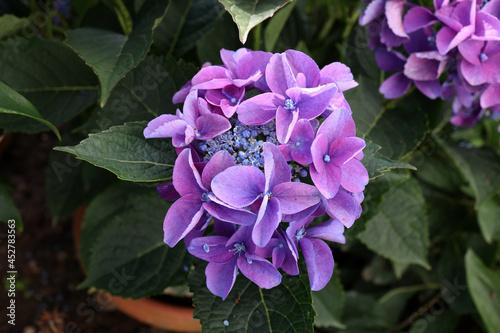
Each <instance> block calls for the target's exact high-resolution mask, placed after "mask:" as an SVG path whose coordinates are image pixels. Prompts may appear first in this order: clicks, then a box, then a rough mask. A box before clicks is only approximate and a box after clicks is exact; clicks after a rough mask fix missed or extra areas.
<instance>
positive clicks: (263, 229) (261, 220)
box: [252, 195, 281, 247]
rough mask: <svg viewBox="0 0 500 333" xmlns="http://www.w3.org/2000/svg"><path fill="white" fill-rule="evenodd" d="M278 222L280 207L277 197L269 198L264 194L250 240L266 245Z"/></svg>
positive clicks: (279, 219)
mask: <svg viewBox="0 0 500 333" xmlns="http://www.w3.org/2000/svg"><path fill="white" fill-rule="evenodd" d="M280 222H281V209H280V203H279V201H278V199H276V198H274V197H271V198H270V199H269V196H268V195H266V196H264V198H263V200H262V204H261V206H260V209H259V214H258V215H257V221H256V222H255V225H254V227H253V230H252V241H253V242H254V243H255V245H257V246H260V247H264V246H266V245H267V243H269V240H270V239H271V237H272V236H273V233H274V231H276V228H277V227H278V225H279V223H280Z"/></svg>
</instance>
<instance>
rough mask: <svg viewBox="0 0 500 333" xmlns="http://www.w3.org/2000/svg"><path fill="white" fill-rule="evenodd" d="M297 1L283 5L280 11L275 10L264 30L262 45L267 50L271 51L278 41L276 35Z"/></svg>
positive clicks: (283, 25)
mask: <svg viewBox="0 0 500 333" xmlns="http://www.w3.org/2000/svg"><path fill="white" fill-rule="evenodd" d="M296 3H297V1H293V2H290V3H289V4H288V5H286V6H284V7H283V8H282V9H281V10H280V11H278V12H276V15H275V16H273V18H271V19H270V20H269V24H268V25H267V26H266V29H265V30H264V46H265V48H266V51H267V52H273V51H274V46H275V45H276V42H277V41H278V37H279V36H280V34H281V31H282V30H283V28H284V27H285V23H286V21H287V20H288V18H289V17H290V14H291V13H292V11H293V8H294V7H295V4H296Z"/></svg>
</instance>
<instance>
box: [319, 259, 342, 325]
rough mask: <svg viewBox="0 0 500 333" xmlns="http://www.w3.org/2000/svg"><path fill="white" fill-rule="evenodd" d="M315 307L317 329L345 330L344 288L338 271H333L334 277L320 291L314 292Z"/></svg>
mask: <svg viewBox="0 0 500 333" xmlns="http://www.w3.org/2000/svg"><path fill="white" fill-rule="evenodd" d="M312 296H313V306H314V310H316V312H317V314H318V315H317V317H316V321H315V322H314V325H315V326H317V327H324V328H328V327H334V328H345V325H344V324H342V320H341V316H342V310H343V308H344V288H343V287H342V283H341V282H340V276H339V271H338V269H335V270H334V271H333V276H332V278H331V280H330V282H328V284H327V285H326V286H325V288H323V289H321V290H320V291H313V292H312Z"/></svg>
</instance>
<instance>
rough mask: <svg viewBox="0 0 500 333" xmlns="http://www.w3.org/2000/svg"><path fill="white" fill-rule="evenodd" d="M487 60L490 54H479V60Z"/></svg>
mask: <svg viewBox="0 0 500 333" xmlns="http://www.w3.org/2000/svg"><path fill="white" fill-rule="evenodd" d="M486 60H488V56H487V55H486V54H485V53H481V54H480V55H479V61H481V62H485V61H486Z"/></svg>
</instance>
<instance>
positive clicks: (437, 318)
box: [408, 310, 460, 333]
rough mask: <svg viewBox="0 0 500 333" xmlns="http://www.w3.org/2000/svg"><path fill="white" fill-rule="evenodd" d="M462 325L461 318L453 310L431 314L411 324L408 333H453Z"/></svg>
mask: <svg viewBox="0 0 500 333" xmlns="http://www.w3.org/2000/svg"><path fill="white" fill-rule="evenodd" d="M459 323H460V317H459V316H458V315H457V314H456V313H455V312H453V311H451V310H445V311H444V312H438V313H436V314H432V313H431V314H429V315H428V316H426V317H423V318H421V319H418V320H416V321H415V322H413V323H412V324H411V328H410V330H409V331H408V333H422V332H425V333H453V332H455V328H456V327H457V326H458V324H459Z"/></svg>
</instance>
